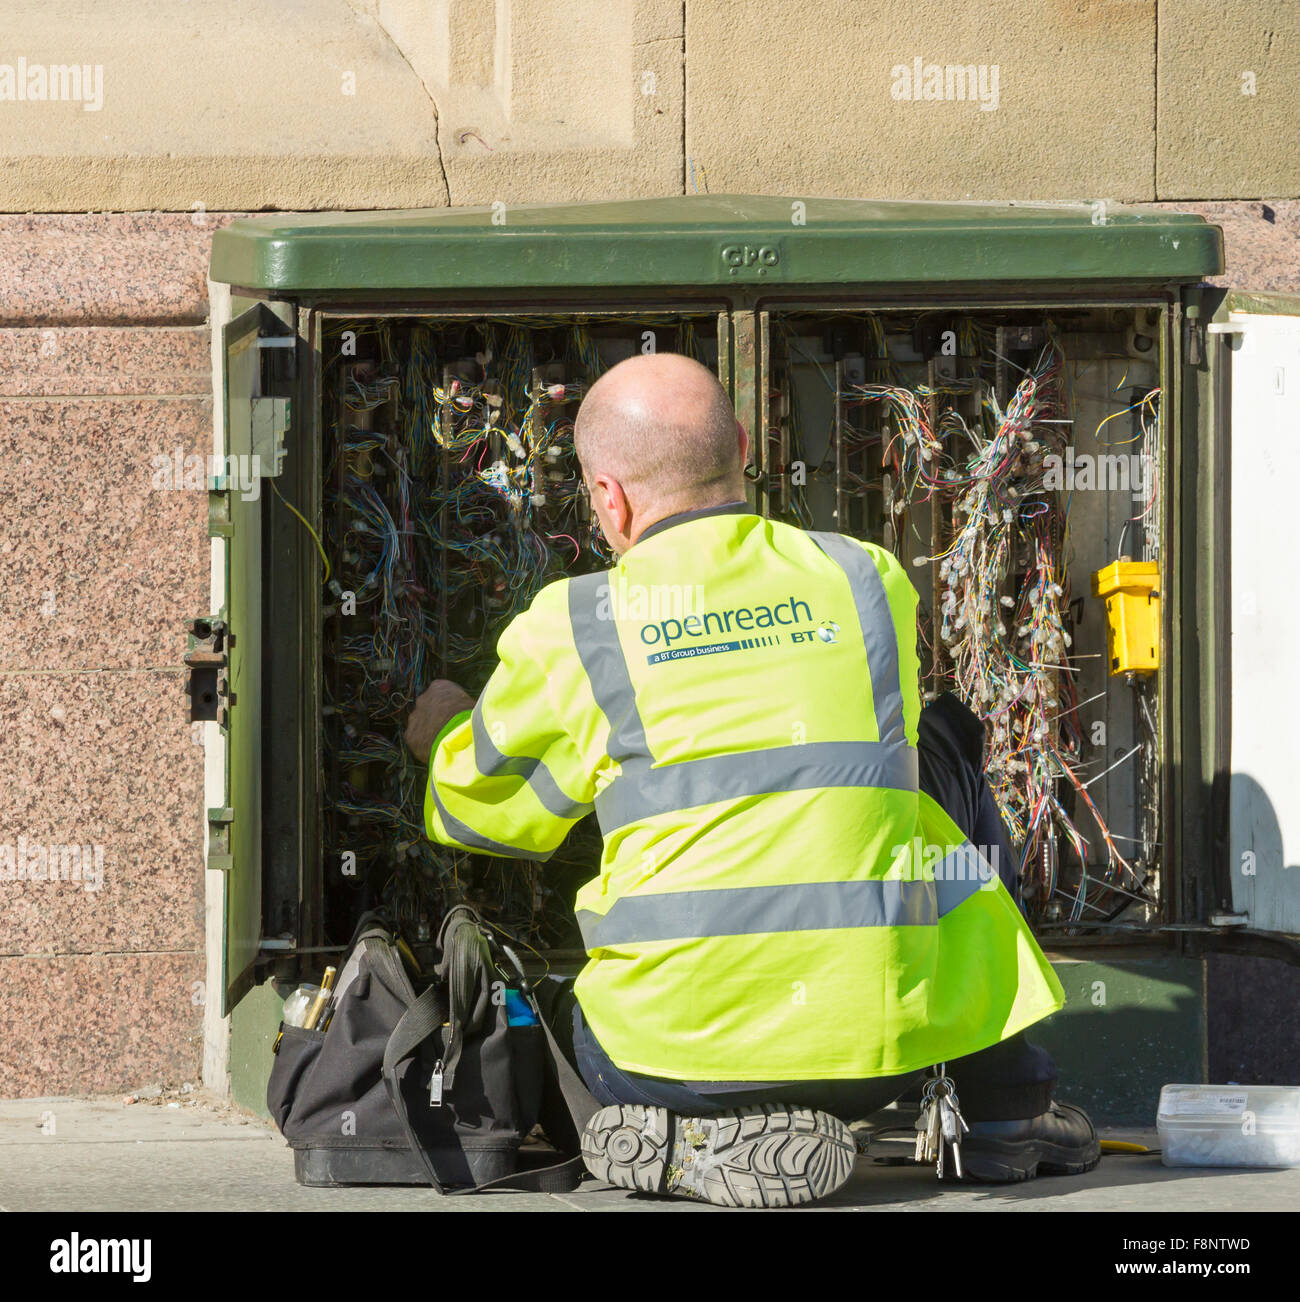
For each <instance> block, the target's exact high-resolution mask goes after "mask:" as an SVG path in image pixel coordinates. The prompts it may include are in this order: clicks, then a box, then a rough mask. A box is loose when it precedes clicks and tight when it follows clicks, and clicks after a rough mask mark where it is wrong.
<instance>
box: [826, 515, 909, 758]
mask: <svg viewBox="0 0 1300 1302" xmlns="http://www.w3.org/2000/svg"><path fill="white" fill-rule="evenodd" d="M808 536H809V537H810V538H811V539H812V540H813V542H815V543H816V544H817V546H818V547H820V548H821V549H822V551H823V552H825V553H826V555H827V556H829V557H830V559H831V560H833V561H834V562H835V563H836V565H838V566H839V567H840V569H842V570H843V571H844V572H845V574H847V575H848V578H849V587H850V588H851V589H852V592H853V604H854V605H855V606H856V607H857V610H858V623H859V624H860V625H861V626H862V640H863V643H864V644H865V646H866V649H867V667H868V671H869V672H870V674H871V699H872V700H873V701H874V702H875V707H876V728H877V731H878V735H879V737H880V740H881V741H893V742H906V740H907V732H906V729H905V728H904V725H903V692H902V688H901V687H900V685H899V676H898V633H897V632H896V630H895V628H894V615H893V612H892V611H891V610H890V608H889V595H888V594H887V593H886V592H885V584H884V581H883V580H882V579H881V577H880V571H879V570H878V569H876V563H875V561H874V560H872V558H871V553H870V552H868V551H867V550H866V549H865V548H864V547H863V546H862V545H861V544H860V543H856V542H854V541H853V539H851V538H846V537H844V535H843V534H838V533H810V534H809V535H808Z"/></svg>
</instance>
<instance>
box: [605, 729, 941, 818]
mask: <svg viewBox="0 0 1300 1302" xmlns="http://www.w3.org/2000/svg"><path fill="white" fill-rule="evenodd" d="M823 787H888V788H891V789H893V790H897V791H915V790H916V787H917V758H916V751H915V750H914V749H913V748H912V747H911V746H908V745H906V744H904V745H901V746H899V745H885V744H883V743H881V742H878V741H821V742H808V743H807V744H805V745H803V746H773V747H771V748H770V749H766V750H755V751H739V752H734V753H732V754H730V755H714V756H711V757H709V758H707V759H697V760H684V761H682V763H680V764H665V765H662V766H661V767H658V768H656V767H652V766H651V765H650V764H649V763H648V762H647V761H645V760H639V761H638V760H634V761H630V762H629V763H627V764H625V765H624V766H623V771H622V773H620V774H619V776H618V777H617V778H616V779H615V780H614V781H613V782H611V783H610V784H609V786H607V787H606V788H605V789H604V790H603V791H601V792H600V793H598V794H597V796H596V814H597V817H598V818H599V819H600V827H601V831H602V832H604V833H605V834H606V835H608V834H609V833H610V832H612V831H614V830H615V829H616V828H620V827H626V826H627V825H628V824H629V823H637V822H640V821H641V820H643V819H647V818H654V817H655V816H656V815H657V814H670V813H673V812H675V811H676V810H680V809H691V808H693V807H694V806H696V805H712V804H715V803H716V802H718V801H722V800H738V799H741V798H742V797H745V796H764V795H771V794H773V793H775V792H780V791H811V790H817V789H819V788H823Z"/></svg>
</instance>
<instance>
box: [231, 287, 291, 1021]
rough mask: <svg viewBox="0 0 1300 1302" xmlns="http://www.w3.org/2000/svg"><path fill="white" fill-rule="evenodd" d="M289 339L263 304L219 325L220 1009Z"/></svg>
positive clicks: (257, 702) (241, 955)
mask: <svg viewBox="0 0 1300 1302" xmlns="http://www.w3.org/2000/svg"><path fill="white" fill-rule="evenodd" d="M278 306H280V307H282V308H283V309H284V311H285V315H286V316H287V317H288V319H289V320H292V319H293V317H292V309H289V308H287V307H286V306H285V305H278ZM295 344H296V337H295V334H294V330H293V327H292V326H289V325H287V324H286V323H285V322H284V321H282V320H281V319H280V318H279V317H278V316H277V315H276V314H275V313H274V312H273V311H271V309H270V308H269V307H267V306H266V305H265V304H258V305H257V306H256V307H254V308H251V309H250V310H249V311H247V312H244V313H243V314H242V315H240V316H237V317H236V318H235V319H234V320H232V321H229V322H227V323H226V325H225V326H224V327H223V329H222V345H223V354H224V360H223V375H224V395H223V396H224V413H225V415H224V423H225V449H224V451H225V457H226V464H225V474H224V476H222V477H221V478H220V479H219V480H218V483H217V484H216V485H215V489H216V491H215V492H214V494H213V496H214V502H213V509H212V517H213V524H214V530H213V531H214V533H219V534H221V535H223V536H224V537H225V539H226V546H225V554H226V565H225V570H226V574H225V580H226V586H225V591H226V601H225V608H224V611H223V615H224V637H225V644H226V645H225V649H226V655H227V664H228V669H227V674H226V681H225V683H224V689H225V690H224V691H223V692H222V693H221V694H220V699H219V704H218V714H217V716H216V719H217V722H218V723H219V724H220V725H221V726H222V728H223V729H224V731H225V732H226V747H225V753H226V801H225V808H223V809H220V810H210V811H209V822H210V824H211V825H212V832H213V836H212V837H210V840H209V844H210V845H213V844H220V845H222V848H224V850H225V858H224V864H223V866H224V868H225V903H224V917H223V933H224V936H225V953H224V968H223V973H222V983H221V984H222V1013H223V1015H224V1014H226V1013H228V1012H229V1011H230V1009H231V1008H232V1007H233V1006H234V1005H235V1004H236V1003H238V1002H239V999H240V998H241V997H242V994H243V992H244V991H245V990H246V989H247V987H248V985H249V982H250V980H251V977H252V971H253V964H254V961H255V960H256V958H257V955H258V951H259V949H260V947H261V936H262V767H263V764H262V750H263V743H264V738H263V721H264V718H263V699H262V680H263V663H262V642H263V619H264V602H263V590H262V564H263V547H264V540H263V530H264V520H265V515H266V512H265V502H266V497H267V495H268V494H269V493H270V492H271V489H270V486H269V482H268V481H269V480H271V479H273V478H274V477H275V476H276V475H278V474H279V472H280V468H281V461H282V458H283V447H284V434H285V431H286V427H287V423H288V410H289V408H288V402H289V400H288V398H287V396H285V395H286V394H287V381H288V380H291V378H292V376H293V373H294V369H295V367H294V357H295V352H294V350H295ZM209 864H210V865H212V858H211V857H210V858H209Z"/></svg>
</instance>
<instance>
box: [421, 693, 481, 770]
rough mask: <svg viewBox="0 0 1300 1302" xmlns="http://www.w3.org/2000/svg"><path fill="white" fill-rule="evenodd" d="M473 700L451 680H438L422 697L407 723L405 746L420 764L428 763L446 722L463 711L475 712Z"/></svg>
mask: <svg viewBox="0 0 1300 1302" xmlns="http://www.w3.org/2000/svg"><path fill="white" fill-rule="evenodd" d="M473 708H474V698H473V697H472V696H471V695H470V694H469V693H468V692H467V691H466V690H465V689H464V688H463V687H461V686H459V685H458V684H456V683H453V682H452V681H451V680H450V679H449V678H435V679H434V680H433V682H431V683H430V684H429V685H428V687H426V688H425V689H424V691H423V692H422V693H421V694H420V697H419V699H418V700H417V701H416V702H415V707H414V709H412V710H411V717H410V718H409V719H408V720H407V721H406V745H407V747H408V748H409V749H410V752H411V754H412V755H414V756H415V758H416V759H418V760H419V761H420V763H421V764H427V763H428V762H429V752H430V751H431V750H432V749H433V742H434V738H435V737H437V735H438V734H439V733H440V732H441V731H442V730H443V728H444V727H445V726H446V723H447V720H448V719H450V718H452V717H453V716H454V715H457V714H459V713H460V712H461V711H462V710H472V709H473Z"/></svg>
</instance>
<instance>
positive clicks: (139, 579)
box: [0, 201, 1300, 1097]
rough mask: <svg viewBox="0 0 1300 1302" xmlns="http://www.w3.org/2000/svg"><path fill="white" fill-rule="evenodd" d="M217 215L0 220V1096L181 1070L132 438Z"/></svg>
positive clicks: (1214, 208)
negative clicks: (72, 854) (68, 853)
mask: <svg viewBox="0 0 1300 1302" xmlns="http://www.w3.org/2000/svg"><path fill="white" fill-rule="evenodd" d="M1164 206H1169V207H1183V208H1187V209H1191V210H1195V211H1199V212H1202V213H1203V214H1204V215H1205V216H1207V217H1208V218H1209V219H1210V220H1212V221H1216V222H1220V223H1222V224H1223V225H1224V226H1225V231H1226V235H1227V240H1228V274H1227V276H1225V277H1224V278H1223V279H1224V283H1227V284H1231V285H1234V286H1237V287H1240V288H1249V289H1260V290H1263V289H1268V290H1281V291H1289V292H1292V293H1296V292H1300V256H1297V254H1298V253H1300V202H1296V201H1286V202H1278V203H1273V204H1269V205H1264V204H1260V203H1257V202H1241V203H1214V204H1188V205H1181V204H1170V205H1164ZM229 220H232V218H231V217H230V216H221V217H215V216H208V217H205V218H203V219H202V223H203V224H196V223H195V221H194V220H192V219H191V216H190V215H189V214H134V215H50V216H0V509H2V510H3V513H4V515H3V523H0V738H2V739H3V741H2V744H0V1033H2V1034H3V1037H4V1045H5V1047H4V1052H3V1053H0V1097H3V1096H11V1097H12V1096H31V1095H45V1094H61V1093H74V1092H81V1091H101V1090H123V1089H127V1088H130V1087H132V1086H136V1085H140V1084H146V1083H149V1082H151V1081H157V1080H183V1079H190V1080H196V1079H197V1078H198V1074H199V1063H200V1054H201V1039H202V1037H201V1022H202V1012H203V1009H202V1000H203V994H204V992H203V985H202V982H203V972H204V968H203V957H204V956H203V859H202V854H203V833H202V817H203V809H204V798H203V765H202V753H201V750H200V748H199V746H198V745H197V744H196V741H195V738H194V735H193V733H192V731H191V728H190V725H189V723H188V716H187V707H186V699H185V697H184V696H183V695H182V691H181V687H182V683H183V680H184V671H183V670H182V668H181V656H182V655H183V653H184V650H185V638H184V634H183V626H184V624H185V622H186V620H187V619H188V618H189V617H191V616H193V615H196V614H199V613H202V612H205V611H206V610H207V609H208V554H209V553H208V542H207V533H206V510H207V501H206V496H205V495H204V494H203V493H201V492H194V491H189V492H186V491H180V492H167V491H158V490H156V489H155V488H154V486H153V470H154V465H153V458H154V457H156V456H159V455H171V454H174V452H175V449H176V448H178V447H179V448H181V449H182V450H183V452H184V453H185V454H187V455H188V454H189V453H192V452H194V453H206V452H208V451H209V450H210V439H211V376H210V364H209V351H208V347H209V346H208V328H207V325H206V319H207V295H206V284H205V271H206V265H207V258H208V250H209V245H210V241H211V237H212V232H213V231H214V230H215V229H216V228H217V226H218V225H221V224H224V223H225V222H227V221H229ZM50 845H56V846H72V845H76V846H90V847H91V848H92V849H91V853H90V856H89V861H90V871H89V877H90V880H89V881H86V880H84V877H85V876H86V874H84V873H82V872H81V865H80V863H79V862H78V863H77V864H76V871H75V872H74V870H73V865H72V864H71V863H69V865H68V876H69V878H73V877H82V878H83V880H66V881H65V880H53V881H51V880H49V879H48V877H49V869H48V852H47V862H46V866H45V879H44V880H31V879H30V873H27V874H26V879H24V880H19V879H18V878H17V876H16V874H17V863H16V861H17V860H18V859H20V858H21V860H22V861H23V864H24V868H27V867H28V866H29V865H28V863H27V861H28V859H29V857H30V851H31V847H48V846H50ZM96 847H97V848H98V853H99V855H100V856H101V858H100V860H99V862H100V863H102V880H101V879H100V877H101V871H100V868H99V867H97V866H96V858H95V854H96ZM20 851H21V852H22V853H21V855H20V854H19V852H20ZM6 855H7V857H6ZM63 863H64V861H63V857H62V854H61V853H60V856H59V871H61V870H62V868H63ZM35 866H36V869H37V875H38V876H39V874H40V863H39V854H37V855H36V864H35ZM56 875H57V874H56Z"/></svg>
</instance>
